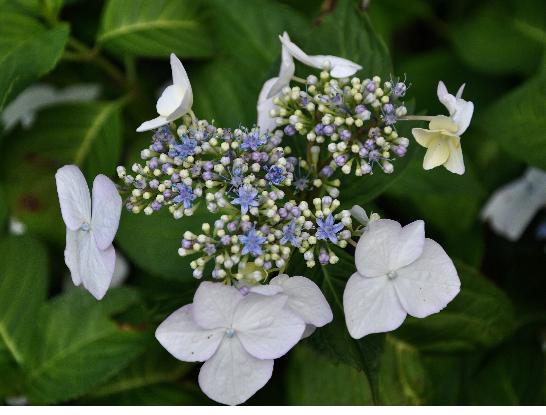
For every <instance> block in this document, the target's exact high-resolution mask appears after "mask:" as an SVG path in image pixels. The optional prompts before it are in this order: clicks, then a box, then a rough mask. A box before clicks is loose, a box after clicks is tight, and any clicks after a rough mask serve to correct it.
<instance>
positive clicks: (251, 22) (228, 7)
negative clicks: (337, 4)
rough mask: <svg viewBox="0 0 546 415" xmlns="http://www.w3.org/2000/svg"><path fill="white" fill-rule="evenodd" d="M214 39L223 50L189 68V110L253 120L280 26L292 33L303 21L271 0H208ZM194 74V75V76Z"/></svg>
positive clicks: (221, 119)
mask: <svg viewBox="0 0 546 415" xmlns="http://www.w3.org/2000/svg"><path fill="white" fill-rule="evenodd" d="M209 4H210V6H211V7H210V14H211V18H212V24H213V26H214V34H215V41H216V43H217V45H218V47H219V48H220V49H221V50H222V53H221V54H220V55H219V56H218V57H217V58H216V59H214V60H213V61H211V62H209V63H206V64H201V65H199V66H198V67H197V68H196V69H198V70H197V71H192V78H191V82H192V86H193V90H194V94H195V95H194V110H195V112H196V114H197V115H198V116H199V117H200V118H207V119H214V120H216V123H217V124H218V125H221V126H226V127H238V126H240V125H241V124H242V125H247V126H251V125H253V124H254V123H256V102H257V100H258V94H259V92H260V89H261V87H262V85H263V83H264V82H265V81H266V80H267V79H268V78H270V77H273V76H276V74H274V73H275V71H278V66H277V65H275V67H273V66H272V65H273V64H274V62H279V61H280V54H281V47H280V42H279V38H278V35H280V34H281V33H282V32H283V31H284V30H287V31H288V32H290V33H294V35H295V36H296V37H295V40H296V39H297V34H298V33H301V31H302V30H305V28H306V27H307V26H308V25H307V23H306V22H305V20H304V19H303V18H302V17H301V16H299V15H297V14H295V13H293V12H292V11H291V10H290V8H289V7H288V6H285V5H283V4H279V3H277V2H275V1H272V0H254V1H252V2H249V1H245V0H231V1H229V2H226V1H223V0H211V1H209ZM193 73H195V74H196V75H195V76H194V75H193Z"/></svg>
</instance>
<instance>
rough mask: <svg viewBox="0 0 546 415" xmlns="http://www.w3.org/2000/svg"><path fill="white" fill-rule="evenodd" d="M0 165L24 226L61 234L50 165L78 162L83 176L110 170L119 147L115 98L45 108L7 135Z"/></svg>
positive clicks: (12, 206) (55, 235)
mask: <svg viewBox="0 0 546 415" xmlns="http://www.w3.org/2000/svg"><path fill="white" fill-rule="evenodd" d="M9 138H10V140H9V141H8V140H6V142H5V143H4V145H5V146H6V147H9V148H10V154H11V157H10V158H9V161H8V162H7V163H6V165H5V166H4V174H5V175H6V178H7V181H6V182H7V183H9V185H7V186H6V192H7V195H8V201H9V206H10V209H11V211H12V212H13V214H14V215H15V216H16V217H17V218H19V219H20V220H21V221H22V222H23V223H25V224H26V225H27V226H28V228H29V230H30V231H33V232H37V233H39V234H42V235H44V236H47V237H48V238H53V239H56V240H57V241H58V242H61V241H63V240H64V226H63V224H62V221H61V215H60V209H59V204H58V201H57V195H56V190H55V178H54V175H55V171H56V170H57V169H58V168H59V167H61V166H62V165H64V164H78V165H79V166H80V167H81V168H82V171H83V172H84V174H85V176H86V177H87V179H88V181H89V182H90V183H91V181H92V179H93V178H94V177H95V176H96V175H97V174H99V173H103V174H106V175H113V174H115V167H116V164H117V162H118V158H119V153H120V150H121V119H120V103H119V102H88V103H78V104H67V105H59V106H55V107H51V108H48V109H45V110H44V111H43V112H42V113H41V114H40V117H39V118H38V120H37V122H36V123H35V125H34V128H33V129H31V130H28V131H22V132H20V133H19V134H15V135H13V136H10V137H9Z"/></svg>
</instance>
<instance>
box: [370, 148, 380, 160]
mask: <svg viewBox="0 0 546 415" xmlns="http://www.w3.org/2000/svg"><path fill="white" fill-rule="evenodd" d="M368 160H370V161H377V160H379V151H377V150H372V151H370V154H368Z"/></svg>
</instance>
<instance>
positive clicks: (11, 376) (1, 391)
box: [0, 341, 23, 401]
mask: <svg viewBox="0 0 546 415" xmlns="http://www.w3.org/2000/svg"><path fill="white" fill-rule="evenodd" d="M0 373H2V377H1V378H0V401H2V400H3V399H2V398H6V397H8V396H16V395H20V394H21V391H22V384H23V373H22V371H21V368H20V367H19V366H18V365H17V362H16V361H15V360H14V359H13V356H12V355H11V353H10V351H9V350H8V348H7V346H6V345H5V344H4V343H3V342H2V341H0Z"/></svg>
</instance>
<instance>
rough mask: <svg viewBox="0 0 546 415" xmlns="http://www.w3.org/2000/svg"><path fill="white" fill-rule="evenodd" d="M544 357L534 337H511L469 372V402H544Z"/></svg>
mask: <svg viewBox="0 0 546 415" xmlns="http://www.w3.org/2000/svg"><path fill="white" fill-rule="evenodd" d="M545 363H546V362H545V359H544V352H543V351H542V350H541V345H540V343H539V342H538V341H536V340H535V339H534V338H533V339H530V340H527V341H512V342H510V343H507V344H504V345H502V347H500V348H499V349H498V350H495V351H494V352H493V353H492V355H491V356H487V358H486V359H485V361H484V362H483V365H481V367H480V368H479V370H478V371H477V372H476V373H472V375H471V377H470V380H469V382H468V385H467V393H468V395H469V400H470V403H471V404H472V405H544V404H545V403H546V401H545V396H544V388H545V373H546V372H545V370H544V368H545Z"/></svg>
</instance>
